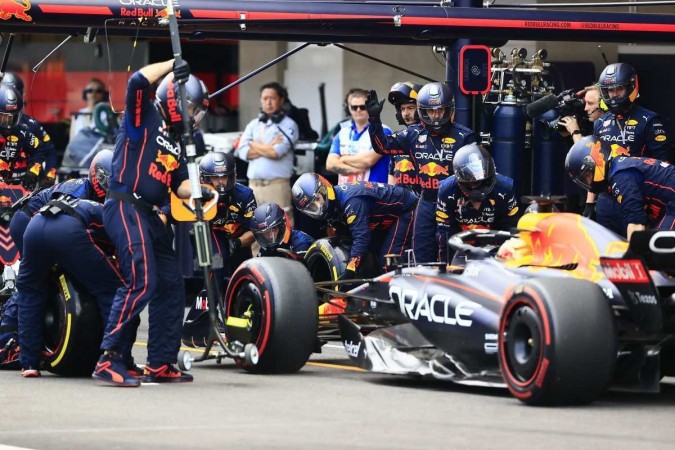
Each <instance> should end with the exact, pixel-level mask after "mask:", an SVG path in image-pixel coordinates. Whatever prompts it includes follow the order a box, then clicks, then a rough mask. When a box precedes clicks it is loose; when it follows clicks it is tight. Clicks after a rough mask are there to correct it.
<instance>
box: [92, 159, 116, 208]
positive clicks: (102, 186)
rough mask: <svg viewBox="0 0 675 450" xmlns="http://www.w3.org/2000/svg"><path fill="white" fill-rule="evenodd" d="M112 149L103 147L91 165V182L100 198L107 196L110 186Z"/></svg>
mask: <svg viewBox="0 0 675 450" xmlns="http://www.w3.org/2000/svg"><path fill="white" fill-rule="evenodd" d="M112 160H113V152H112V150H108V149H103V150H101V151H99V152H98V153H97V154H96V155H95V156H94V159H92V160H91V164H90V165H89V176H88V178H89V182H90V183H91V184H92V186H93V187H94V192H95V193H96V197H98V199H99V200H103V199H104V198H105V194H106V192H108V187H110V174H111V173H112Z"/></svg>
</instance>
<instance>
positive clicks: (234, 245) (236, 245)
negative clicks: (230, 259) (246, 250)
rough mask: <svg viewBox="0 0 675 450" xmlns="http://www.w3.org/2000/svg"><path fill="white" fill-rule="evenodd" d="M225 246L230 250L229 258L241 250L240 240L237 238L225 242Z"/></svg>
mask: <svg viewBox="0 0 675 450" xmlns="http://www.w3.org/2000/svg"><path fill="white" fill-rule="evenodd" d="M227 245H228V247H229V249H230V256H231V255H233V254H234V252H236V251H237V250H239V249H240V248H241V240H240V239H237V238H232V239H229V240H228V241H227Z"/></svg>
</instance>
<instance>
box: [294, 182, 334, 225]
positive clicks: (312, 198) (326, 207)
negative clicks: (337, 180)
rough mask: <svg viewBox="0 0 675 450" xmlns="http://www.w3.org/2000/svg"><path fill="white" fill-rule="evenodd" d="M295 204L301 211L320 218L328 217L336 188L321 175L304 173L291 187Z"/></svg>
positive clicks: (314, 217)
mask: <svg viewBox="0 0 675 450" xmlns="http://www.w3.org/2000/svg"><path fill="white" fill-rule="evenodd" d="M291 196H292V197H293V204H294V205H295V207H296V208H298V211H300V212H301V213H303V214H305V215H307V216H309V217H311V218H313V219H319V220H326V219H328V215H329V213H330V211H331V209H332V208H333V205H334V203H335V202H334V200H335V189H333V186H331V184H330V183H329V182H328V180H326V179H325V178H324V177H322V176H321V175H318V174H316V173H303V174H302V175H300V178H298V179H297V180H296V181H295V183H293V188H292V189H291Z"/></svg>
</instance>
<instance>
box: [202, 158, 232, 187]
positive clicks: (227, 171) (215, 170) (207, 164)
mask: <svg viewBox="0 0 675 450" xmlns="http://www.w3.org/2000/svg"><path fill="white" fill-rule="evenodd" d="M199 173H200V175H201V178H202V181H203V182H204V183H208V184H211V185H213V186H214V187H215V188H216V190H217V191H218V194H220V195H223V194H226V193H228V192H230V191H231V190H232V188H234V185H235V183H236V182H237V163H236V161H235V159H234V156H232V155H231V154H229V153H222V152H210V153H207V154H206V155H204V157H203V158H202V160H201V161H200V163H199ZM219 177H227V181H226V182H225V183H224V184H222V183H214V182H213V181H214V180H213V179H214V178H219Z"/></svg>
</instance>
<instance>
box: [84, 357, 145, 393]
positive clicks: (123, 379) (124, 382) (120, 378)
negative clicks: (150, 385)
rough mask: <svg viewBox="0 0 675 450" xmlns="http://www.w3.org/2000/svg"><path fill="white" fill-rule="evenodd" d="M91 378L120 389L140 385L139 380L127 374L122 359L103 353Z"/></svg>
mask: <svg viewBox="0 0 675 450" xmlns="http://www.w3.org/2000/svg"><path fill="white" fill-rule="evenodd" d="M91 377H92V378H94V379H95V380H99V381H103V382H106V383H110V384H112V385H115V386H120V387H138V386H140V385H141V380H140V378H136V377H135V376H133V375H130V374H129V372H128V371H127V365H126V364H125V363H124V358H122V357H121V356H120V355H118V354H105V353H104V354H103V355H101V358H100V359H99V360H98V363H96V368H95V369H94V373H92V374H91Z"/></svg>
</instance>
